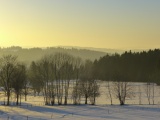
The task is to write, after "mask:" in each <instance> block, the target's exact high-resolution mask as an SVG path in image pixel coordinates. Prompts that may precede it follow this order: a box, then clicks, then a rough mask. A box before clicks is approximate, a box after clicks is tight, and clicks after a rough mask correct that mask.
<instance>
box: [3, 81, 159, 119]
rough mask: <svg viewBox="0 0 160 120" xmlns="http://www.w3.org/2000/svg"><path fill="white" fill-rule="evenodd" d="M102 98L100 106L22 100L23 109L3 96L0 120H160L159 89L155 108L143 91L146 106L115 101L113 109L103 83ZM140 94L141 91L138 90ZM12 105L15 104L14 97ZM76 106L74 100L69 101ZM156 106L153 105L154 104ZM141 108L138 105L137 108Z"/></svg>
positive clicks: (97, 103)
mask: <svg viewBox="0 0 160 120" xmlns="http://www.w3.org/2000/svg"><path fill="white" fill-rule="evenodd" d="M102 84H103V86H101V88H100V90H101V93H102V94H101V96H100V97H99V98H98V99H97V102H96V105H94V106H93V105H83V104H82V105H71V104H70V105H61V106H58V105H54V106H45V105H44V101H43V97H42V96H36V97H34V96H32V95H30V96H28V97H27V99H28V100H27V102H25V101H24V98H23V99H22V106H13V105H12V106H4V105H2V104H3V102H4V100H5V99H6V98H4V95H3V94H0V104H1V105H0V120H151V119H152V120H159V119H160V114H159V113H160V104H159V103H160V92H159V91H160V88H159V86H156V88H155V104H156V105H147V104H148V101H147V98H146V94H145V91H144V88H145V86H144V84H140V83H139V84H138V85H141V88H142V104H143V105H138V104H139V97H138V96H135V97H134V98H132V99H127V100H126V103H127V104H128V105H124V106H120V105H118V104H119V102H118V100H117V99H115V98H113V103H114V104H115V105H109V104H110V100H109V99H108V98H107V88H106V87H105V84H104V83H102ZM135 92H138V87H137V88H136V89H135ZM11 98H12V99H11V103H13V102H15V98H14V96H12V97H11ZM69 103H72V100H71V99H70V100H69ZM151 103H152V102H151ZM133 104H137V105H133Z"/></svg>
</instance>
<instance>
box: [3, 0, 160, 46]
mask: <svg viewBox="0 0 160 120" xmlns="http://www.w3.org/2000/svg"><path fill="white" fill-rule="evenodd" d="M159 6H160V0H1V1H0V46H3V47H4V46H13V45H14V46H17V45H18V46H23V47H24V46H31V47H47V46H58V45H63V46H88V47H98V48H158V47H160V15H159V14H160V7H159Z"/></svg>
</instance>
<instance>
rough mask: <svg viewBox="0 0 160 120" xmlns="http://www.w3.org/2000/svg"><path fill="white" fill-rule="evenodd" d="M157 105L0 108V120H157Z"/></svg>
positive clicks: (158, 108) (159, 111) (159, 108)
mask: <svg viewBox="0 0 160 120" xmlns="http://www.w3.org/2000/svg"><path fill="white" fill-rule="evenodd" d="M159 113H160V106H159V105H158V106H157V105H149V106H148V105H142V106H139V105H126V106H119V105H113V106H111V105H108V106H107V105H104V106H102V105H96V106H91V105H80V106H75V105H68V106H21V107H13V106H12V107H7V106H0V120H159V118H160V114H159Z"/></svg>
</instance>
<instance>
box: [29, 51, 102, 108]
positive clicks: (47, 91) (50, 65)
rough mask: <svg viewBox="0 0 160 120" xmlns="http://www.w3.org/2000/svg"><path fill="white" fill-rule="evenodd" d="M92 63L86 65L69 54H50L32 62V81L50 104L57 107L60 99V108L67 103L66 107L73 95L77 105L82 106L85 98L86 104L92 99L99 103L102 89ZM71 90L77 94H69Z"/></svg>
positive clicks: (35, 88) (34, 87) (35, 89)
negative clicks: (97, 98) (98, 98)
mask: <svg viewBox="0 0 160 120" xmlns="http://www.w3.org/2000/svg"><path fill="white" fill-rule="evenodd" d="M92 64H93V63H92V62H91V61H89V60H88V61H86V62H85V63H83V62H82V60H81V59H80V58H75V57H73V56H71V55H69V54H66V53H57V54H54V55H48V56H45V57H43V58H42V59H41V60H39V61H36V62H32V64H31V66H30V69H29V76H30V82H31V85H32V86H33V89H34V91H35V93H36V92H38V93H40V92H42V93H43V95H44V100H45V104H46V105H48V104H52V105H54V104H55V100H56V99H57V101H58V104H59V105H61V104H63V100H64V104H65V105H66V104H67V103H68V97H69V95H70V94H72V99H73V103H74V104H79V103H80V100H81V98H82V97H85V104H87V101H88V98H90V101H91V103H92V104H95V98H96V97H98V95H99V86H98V84H97V82H96V80H95V78H94V76H92V70H93V69H92ZM71 87H72V88H73V91H72V92H71V93H69V92H70V91H69V90H70V88H71ZM94 90H96V92H95V91H94ZM97 93H98V94H97ZM92 99H93V100H92Z"/></svg>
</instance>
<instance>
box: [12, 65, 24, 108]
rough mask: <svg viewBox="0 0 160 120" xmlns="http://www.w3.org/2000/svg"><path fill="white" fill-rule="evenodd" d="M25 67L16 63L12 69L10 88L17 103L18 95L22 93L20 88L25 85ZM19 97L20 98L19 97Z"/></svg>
mask: <svg viewBox="0 0 160 120" xmlns="http://www.w3.org/2000/svg"><path fill="white" fill-rule="evenodd" d="M25 80H26V67H25V65H23V64H18V65H17V67H16V69H15V71H14V78H13V80H12V88H13V89H14V92H15V94H16V98H17V102H16V105H18V104H19V96H21V94H22V89H24V87H25ZM20 99H21V98H20Z"/></svg>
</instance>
